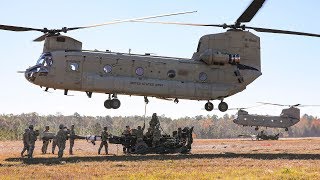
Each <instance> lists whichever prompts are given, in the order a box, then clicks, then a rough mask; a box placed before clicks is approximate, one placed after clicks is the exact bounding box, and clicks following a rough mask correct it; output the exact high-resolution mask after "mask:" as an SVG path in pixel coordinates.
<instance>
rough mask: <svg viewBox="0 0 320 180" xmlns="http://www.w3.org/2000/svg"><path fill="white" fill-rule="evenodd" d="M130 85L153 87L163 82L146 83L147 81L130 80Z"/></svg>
mask: <svg viewBox="0 0 320 180" xmlns="http://www.w3.org/2000/svg"><path fill="white" fill-rule="evenodd" d="M130 84H131V85H137V86H155V87H162V86H163V84H160V83H148V82H130Z"/></svg>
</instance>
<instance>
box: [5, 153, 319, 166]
mask: <svg viewBox="0 0 320 180" xmlns="http://www.w3.org/2000/svg"><path fill="white" fill-rule="evenodd" d="M216 158H227V159H228V158H250V159H262V160H273V159H287V160H320V154H286V153H281V154H260V153H259V154H236V153H225V154H184V155H131V156H124V155H123V156H87V157H78V156H74V157H67V158H62V159H57V158H34V159H26V158H8V159H6V160H5V161H8V162H23V163H24V164H45V165H57V164H64V163H79V162H101V161H149V160H159V161H163V160H184V159H216Z"/></svg>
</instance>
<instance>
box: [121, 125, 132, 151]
mask: <svg viewBox="0 0 320 180" xmlns="http://www.w3.org/2000/svg"><path fill="white" fill-rule="evenodd" d="M130 135H131V129H130V126H126V129H125V130H124V131H123V133H122V136H124V140H125V143H126V144H127V143H130V137H129V136H130ZM122 150H123V153H124V154H125V153H129V151H130V149H129V148H127V147H126V146H123V148H122Z"/></svg>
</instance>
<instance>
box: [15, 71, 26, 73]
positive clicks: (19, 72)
mask: <svg viewBox="0 0 320 180" xmlns="http://www.w3.org/2000/svg"><path fill="white" fill-rule="evenodd" d="M25 72H26V71H17V73H25Z"/></svg>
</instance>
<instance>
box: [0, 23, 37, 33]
mask: <svg viewBox="0 0 320 180" xmlns="http://www.w3.org/2000/svg"><path fill="white" fill-rule="evenodd" d="M0 29H2V30H6V31H40V32H43V29H36V28H29V27H20V26H9V25H3V24H0Z"/></svg>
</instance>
